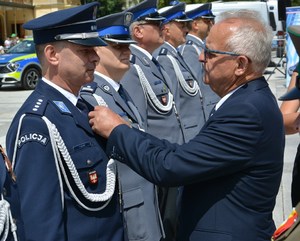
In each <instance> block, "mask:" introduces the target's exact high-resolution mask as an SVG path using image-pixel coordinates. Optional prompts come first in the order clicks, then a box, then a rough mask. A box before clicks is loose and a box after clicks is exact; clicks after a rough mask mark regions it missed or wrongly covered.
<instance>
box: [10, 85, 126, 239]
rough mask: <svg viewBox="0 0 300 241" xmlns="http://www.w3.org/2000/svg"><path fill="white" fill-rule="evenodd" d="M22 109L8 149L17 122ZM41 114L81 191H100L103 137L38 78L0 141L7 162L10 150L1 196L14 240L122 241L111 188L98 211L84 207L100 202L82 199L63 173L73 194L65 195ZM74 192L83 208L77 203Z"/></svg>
mask: <svg viewBox="0 0 300 241" xmlns="http://www.w3.org/2000/svg"><path fill="white" fill-rule="evenodd" d="M24 113H25V114H26V116H25V117H24V119H23V122H22V126H21V129H20V135H19V138H18V142H17V146H16V152H14V148H15V140H16V136H17V130H18V124H19V121H20V118H21V115H23V114H24ZM43 116H45V117H47V118H48V119H49V120H50V121H51V122H52V123H54V124H55V125H56V128H57V129H58V131H59V133H60V135H61V137H62V139H63V141H64V142H65V145H66V147H67V150H68V151H69V154H70V156H71V158H72V160H73V164H74V165H75V168H76V170H77V172H78V175H79V177H80V179H81V181H82V183H83V185H84V187H85V188H86V190H87V191H88V192H89V193H92V194H93V193H95V194H96V193H102V192H103V191H104V189H105V183H106V166H107V163H108V157H107V155H106V154H105V152H104V150H103V147H104V142H103V139H102V138H100V137H98V136H96V135H95V134H94V133H93V131H92V129H91V127H90V125H89V120H88V117H87V115H86V114H84V113H81V112H80V111H79V110H78V109H77V107H76V106H74V105H73V104H72V103H71V102H70V101H69V100H68V99H67V98H66V97H65V96H63V95H62V94H61V93H60V92H59V91H57V90H56V89H54V88H53V87H51V86H49V85H48V84H46V83H45V82H44V81H39V83H38V85H37V87H36V89H35V90H34V91H33V92H32V94H31V95H30V96H29V97H28V99H27V100H26V101H25V102H24V104H23V105H22V107H21V108H20V110H19V111H18V112H17V114H16V116H15V117H14V119H13V121H12V124H11V126H10V128H9V130H8V133H7V140H6V147H7V152H8V157H9V158H10V159H11V160H13V159H12V158H13V155H14V154H16V160H15V164H14V171H15V174H16V176H17V183H16V184H14V183H13V184H11V185H7V186H6V194H7V196H6V198H7V199H8V200H9V201H10V203H11V206H12V213H13V216H14V217H15V218H16V222H17V226H18V230H17V232H18V236H19V240H20V241H23V240H43V241H53V240H55V241H68V240H70V241H76V240H78V241H82V240H93V241H98V240H106V241H111V240H119V241H123V240H124V231H123V223H122V217H121V213H120V208H119V199H118V196H117V191H115V194H114V195H113V196H112V199H111V201H110V202H109V203H108V205H107V206H106V207H104V208H103V209H102V210H99V211H90V210H89V208H97V207H100V206H101V204H99V205H98V204H96V203H94V202H92V201H88V200H86V199H85V198H83V197H82V195H80V192H79V191H78V189H76V187H75V184H74V180H72V178H70V173H69V172H68V171H66V176H67V177H68V180H69V181H70V186H71V187H73V188H74V193H70V190H69V188H68V187H67V186H66V182H65V180H66V179H64V178H63V177H62V181H61V180H60V178H59V175H58V173H59V172H60V171H59V170H58V169H57V165H58V164H57V165H56V162H55V159H54V154H53V149H52V145H51V140H50V136H49V131H48V129H47V126H46V124H45V122H44V121H43V120H42V117H43ZM92 175H93V177H95V175H97V176H98V180H97V182H92V181H91V177H92ZM61 176H64V175H61ZM93 180H94V181H95V180H96V179H93ZM75 196H77V198H78V199H79V200H80V201H81V202H82V203H83V205H85V206H86V207H87V208H84V207H83V206H82V205H79V204H78V202H76V201H75V198H74V197H75ZM62 200H63V203H62ZM63 205H64V206H63Z"/></svg>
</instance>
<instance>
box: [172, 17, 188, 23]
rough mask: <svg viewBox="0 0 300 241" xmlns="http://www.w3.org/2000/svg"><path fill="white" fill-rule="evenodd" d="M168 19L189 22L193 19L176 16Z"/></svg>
mask: <svg viewBox="0 0 300 241" xmlns="http://www.w3.org/2000/svg"><path fill="white" fill-rule="evenodd" d="M170 21H176V22H190V21H193V19H191V18H176V19H174V20H170Z"/></svg>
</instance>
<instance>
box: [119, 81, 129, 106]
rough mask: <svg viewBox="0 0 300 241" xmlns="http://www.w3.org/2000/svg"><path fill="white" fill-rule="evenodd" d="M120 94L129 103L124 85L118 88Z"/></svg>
mask: <svg viewBox="0 0 300 241" xmlns="http://www.w3.org/2000/svg"><path fill="white" fill-rule="evenodd" d="M118 93H119V95H120V96H121V97H122V99H123V100H124V101H125V102H126V103H127V98H126V94H125V92H124V88H123V86H122V85H120V88H119V90H118Z"/></svg>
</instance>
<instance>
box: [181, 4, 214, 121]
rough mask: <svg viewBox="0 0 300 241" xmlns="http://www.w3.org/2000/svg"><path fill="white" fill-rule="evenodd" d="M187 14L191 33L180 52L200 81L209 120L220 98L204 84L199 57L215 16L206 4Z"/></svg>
mask: <svg viewBox="0 0 300 241" xmlns="http://www.w3.org/2000/svg"><path fill="white" fill-rule="evenodd" d="M185 13H186V15H187V17H188V18H191V19H193V21H191V22H189V23H188V24H187V27H188V30H189V32H188V34H187V35H186V42H185V43H184V44H182V45H180V47H179V52H180V53H181V55H182V57H183V59H184V61H185V62H186V63H187V65H188V66H189V68H190V70H191V71H192V72H193V75H194V76H195V77H196V78H197V80H198V84H199V86H200V89H201V93H202V95H203V108H204V111H205V117H206V119H207V118H208V116H209V114H210V112H211V109H212V108H213V106H214V105H215V104H216V103H217V102H218V101H219V99H220V98H219V97H218V95H217V94H216V93H214V92H213V91H212V90H211V88H210V87H209V85H207V84H205V83H204V82H203V63H201V62H200V61H199V56H200V53H201V51H202V49H203V47H204V41H205V38H206V37H207V35H208V33H209V30H210V28H211V27H212V26H213V24H214V21H215V15H213V13H212V11H211V3H204V4H203V5H200V6H198V7H193V8H192V9H189V10H188V11H186V12H185Z"/></svg>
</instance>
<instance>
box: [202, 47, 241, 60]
mask: <svg viewBox="0 0 300 241" xmlns="http://www.w3.org/2000/svg"><path fill="white" fill-rule="evenodd" d="M203 51H204V60H206V59H208V58H210V57H211V56H212V54H223V55H230V56H240V54H237V53H234V52H227V51H220V50H215V49H209V48H207V47H206V46H204V48H203Z"/></svg>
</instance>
